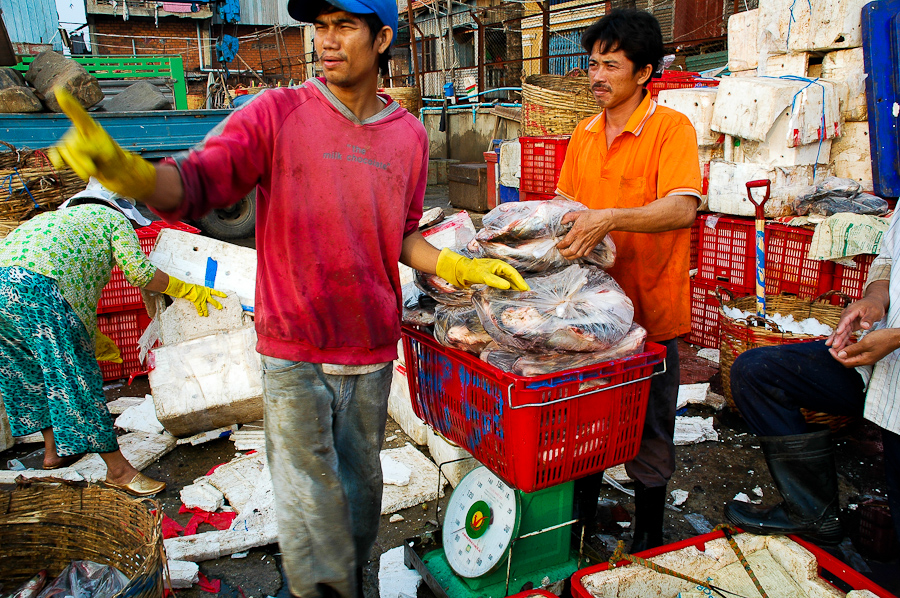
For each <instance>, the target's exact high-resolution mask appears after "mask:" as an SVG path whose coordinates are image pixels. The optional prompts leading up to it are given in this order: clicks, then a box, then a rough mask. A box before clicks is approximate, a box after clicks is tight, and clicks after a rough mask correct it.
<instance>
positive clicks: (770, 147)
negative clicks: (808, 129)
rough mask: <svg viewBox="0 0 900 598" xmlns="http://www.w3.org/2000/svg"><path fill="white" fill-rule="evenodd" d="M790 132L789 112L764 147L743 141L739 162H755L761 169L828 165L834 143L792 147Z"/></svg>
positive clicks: (737, 154)
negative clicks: (789, 142) (788, 144)
mask: <svg viewBox="0 0 900 598" xmlns="http://www.w3.org/2000/svg"><path fill="white" fill-rule="evenodd" d="M789 129H790V115H789V113H788V109H785V112H784V114H782V115H781V117H780V118H779V119H778V120H776V121H775V124H774V125H773V126H772V128H771V129H770V130H769V136H768V138H767V139H766V140H765V141H764V142H762V143H760V142H758V141H750V140H746V139H742V140H741V143H740V145H738V146H737V147H736V148H734V157H733V159H734V161H735V162H752V163H754V164H758V165H760V166H768V167H772V166H808V165H812V164H816V163H818V164H828V162H829V160H830V158H831V144H832V140H831V139H826V140H824V141H822V142H821V143H808V144H806V145H801V146H798V147H788V146H787V144H785V142H784V138H785V137H786V136H787V135H788V130H789Z"/></svg>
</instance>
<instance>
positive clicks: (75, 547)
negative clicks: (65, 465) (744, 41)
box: [0, 478, 165, 598]
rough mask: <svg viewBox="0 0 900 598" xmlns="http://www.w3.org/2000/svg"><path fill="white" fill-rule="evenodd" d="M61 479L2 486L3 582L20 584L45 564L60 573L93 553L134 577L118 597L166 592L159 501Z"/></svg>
mask: <svg viewBox="0 0 900 598" xmlns="http://www.w3.org/2000/svg"><path fill="white" fill-rule="evenodd" d="M20 480H21V478H20ZM56 482H57V483H47V482H35V483H28V482H25V483H22V484H20V485H19V486H18V487H17V488H16V489H15V490H13V491H0V538H2V541H0V582H3V585H4V587H5V588H12V589H15V588H16V587H18V586H19V585H20V584H22V583H24V582H25V581H27V580H28V579H30V578H31V577H33V576H34V575H35V574H36V573H37V572H38V571H40V570H41V569H47V570H48V573H49V575H50V579H53V577H55V576H57V575H59V573H61V572H62V570H63V569H64V568H65V567H66V566H68V565H69V563H71V562H72V561H73V560H89V561H94V562H97V563H100V564H103V565H112V566H113V567H116V568H117V569H118V570H119V571H121V572H122V573H124V574H125V575H126V576H127V577H128V578H129V579H130V580H131V582H130V583H129V584H128V586H126V587H125V588H124V589H123V590H122V591H121V592H120V593H119V594H117V595H116V598H124V597H125V596H128V597H129V598H132V597H136V598H151V597H152V598H159V597H161V596H162V595H163V586H164V584H163V573H164V569H165V552H164V551H163V540H162V528H161V521H162V515H161V513H162V511H161V509H160V508H159V505H158V504H157V503H156V501H153V500H149V499H143V500H135V499H133V498H131V497H129V496H128V495H127V494H125V493H124V492H119V491H118V490H112V489H107V488H101V487H99V486H87V487H84V486H78V485H75V484H72V483H63V482H61V481H59V480H56ZM150 508H153V509H155V514H152V513H151V512H150Z"/></svg>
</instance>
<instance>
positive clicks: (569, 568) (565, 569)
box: [422, 548, 584, 598]
mask: <svg viewBox="0 0 900 598" xmlns="http://www.w3.org/2000/svg"><path fill="white" fill-rule="evenodd" d="M422 562H423V563H424V564H425V566H426V567H428V571H430V572H431V574H432V575H433V576H434V578H435V580H437V582H438V583H439V584H440V585H441V587H442V588H443V589H444V591H445V592H446V593H447V596H452V597H453V598H467V597H469V598H475V597H478V598H504V597H505V596H508V595H511V594H516V593H518V592H519V591H520V590H521V589H522V587H523V586H524V585H525V584H526V583H528V582H531V584H532V587H534V588H539V587H541V583H542V582H543V581H544V578H545V577H548V578H550V581H551V582H555V581H558V580H560V579H565V578H567V577H571V576H572V574H574V573H575V572H576V571H577V570H578V569H579V566H578V554H577V553H575V552H574V551H573V552H572V554H571V555H570V556H569V558H568V560H566V561H565V562H563V563H558V564H556V565H551V566H545V567H537V568H536V569H535V570H534V571H528V572H525V571H522V572H520V573H518V574H515V575H511V576H510V578H509V592H507V591H506V567H501V568H500V569H499V570H498V571H494V572H493V573H491V574H489V575H486V576H485V577H479V578H477V579H466V578H465V577H459V576H458V575H456V574H455V573H454V572H453V570H452V569H451V568H450V565H449V564H448V563H447V558H446V557H445V556H444V549H443V548H440V549H438V550H433V551H431V552H429V553H428V554H426V555H425V556H424V557H422ZM581 566H582V567H584V563H582V564H581Z"/></svg>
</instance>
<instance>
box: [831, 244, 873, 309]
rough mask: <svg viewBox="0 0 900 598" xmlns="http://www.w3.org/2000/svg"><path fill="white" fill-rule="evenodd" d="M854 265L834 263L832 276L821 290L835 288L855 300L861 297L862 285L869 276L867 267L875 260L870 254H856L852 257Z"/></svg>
mask: <svg viewBox="0 0 900 598" xmlns="http://www.w3.org/2000/svg"><path fill="white" fill-rule="evenodd" d="M853 260H854V261H855V262H856V266H842V265H840V264H834V272H833V274H832V278H831V280H830V281H828V283H830V284H828V283H826V285H825V286H827V287H828V288H825V289H823V290H822V292H825V291H829V290H835V291H840V292H842V293H844V294H845V295H847V296H848V297H850V298H851V299H853V300H854V301H856V300H857V299H862V292H863V287H864V286H865V285H866V278H867V277H868V276H869V268H870V267H871V266H872V262H873V261H874V260H875V256H874V255H872V254H865V255H857V256H854V257H853Z"/></svg>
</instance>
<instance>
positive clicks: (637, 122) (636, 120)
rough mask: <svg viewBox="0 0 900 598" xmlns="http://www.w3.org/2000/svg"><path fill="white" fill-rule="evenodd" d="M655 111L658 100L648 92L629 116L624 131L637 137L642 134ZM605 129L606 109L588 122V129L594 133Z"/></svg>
mask: <svg viewBox="0 0 900 598" xmlns="http://www.w3.org/2000/svg"><path fill="white" fill-rule="evenodd" d="M654 112H656V102H655V101H654V100H653V98H651V97H650V93H649V92H648V93H647V95H645V96H644V99H643V100H641V103H640V104H638V107H637V110H635V111H634V113H633V114H632V115H631V116H630V117H629V119H628V123H626V124H625V129H624V130H623V131H622V132H623V133H625V132H628V133H632V134H634V136H635V137H636V136H638V135H640V134H641V131H643V130H644V124H645V123H646V122H647V119H649V118H650V117H651V116H653V113H654ZM605 129H606V111H605V110H604V111H603V112H601V113H600V114H598V115H597V116H595V117H594V120H592V121H591V122H589V123H588V125H587V130H588V131H591V132H592V133H599V132H600V131H603V130H605Z"/></svg>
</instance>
